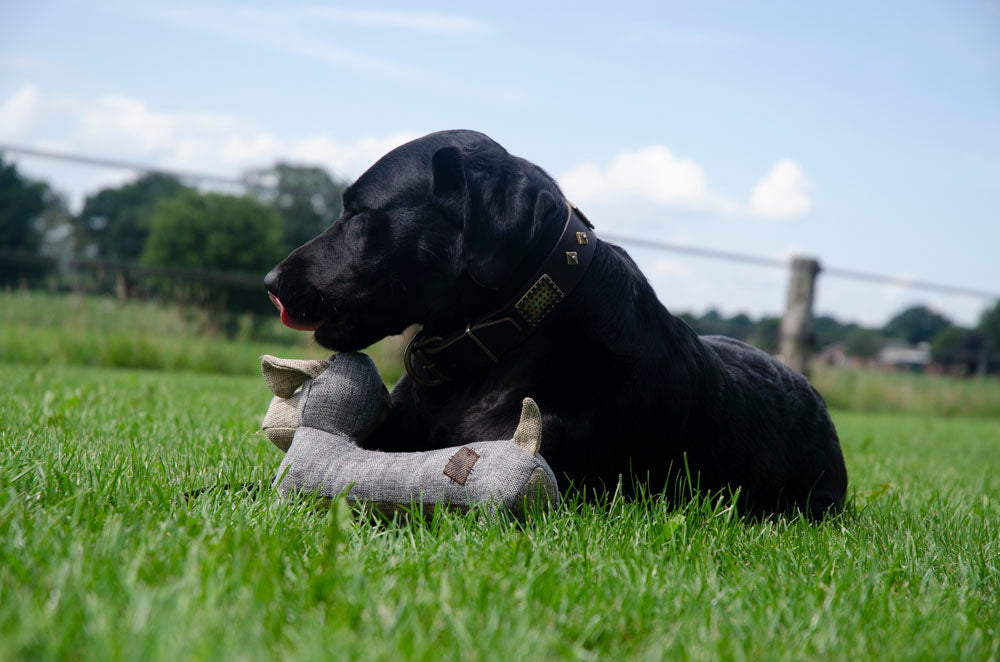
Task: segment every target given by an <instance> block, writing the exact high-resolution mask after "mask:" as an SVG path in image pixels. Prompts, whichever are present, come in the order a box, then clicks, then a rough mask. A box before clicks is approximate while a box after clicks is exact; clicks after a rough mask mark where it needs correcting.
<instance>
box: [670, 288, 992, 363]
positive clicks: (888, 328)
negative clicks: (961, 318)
mask: <svg viewBox="0 0 1000 662" xmlns="http://www.w3.org/2000/svg"><path fill="white" fill-rule="evenodd" d="M679 317H681V318H682V319H684V321H686V322H687V323H688V324H689V325H690V326H691V327H692V328H693V329H694V330H695V331H697V332H698V333H699V334H704V335H722V336H729V337H731V338H736V339H737V340H742V341H744V342H748V343H750V344H751V345H755V346H756V347H759V348H761V349H763V350H764V351H766V352H769V353H771V354H776V353H777V352H778V345H779V333H780V327H781V318H779V317H766V316H765V317H761V318H760V319H757V320H754V319H752V318H750V317H749V316H747V315H745V314H743V313H740V314H737V315H733V316H732V317H725V316H724V315H721V314H720V313H719V312H718V311H716V310H714V309H713V310H709V311H708V312H706V313H704V314H703V315H695V314H691V313H681V314H680V315H679ZM892 341H902V342H905V343H907V344H909V345H917V346H919V345H921V344H922V343H927V346H928V349H929V350H930V355H931V358H932V359H933V360H934V361H935V362H937V363H939V364H941V365H943V366H947V367H950V368H955V369H957V371H959V372H962V373H964V374H969V375H971V374H975V373H977V372H982V371H984V370H986V369H987V368H989V367H990V366H996V365H997V364H1000V302H998V303H996V304H994V305H993V307H991V308H988V309H987V310H986V311H984V312H983V313H982V315H981V316H980V318H979V321H978V323H977V324H976V325H975V326H973V327H966V326H962V325H959V324H955V323H954V322H953V321H952V320H950V319H949V318H948V317H946V316H945V315H942V314H940V313H938V312H935V311H934V310H932V309H930V308H928V307H927V306H924V305H916V306H910V307H908V308H906V309H904V310H902V311H900V312H899V313H897V314H896V315H894V316H893V317H892V318H891V319H890V320H889V321H888V322H887V323H886V324H885V325H884V326H882V327H881V328H871V327H865V326H861V325H859V324H856V323H854V322H848V323H844V322H840V321H838V320H837V319H835V318H833V317H831V316H829V315H821V316H819V317H817V318H816V319H815V320H814V322H813V347H814V349H815V350H817V351H820V350H823V349H824V348H827V347H830V346H831V345H835V344H837V343H842V344H843V350H844V353H845V354H846V355H847V356H850V357H853V358H857V359H862V360H869V359H874V358H875V357H877V356H878V354H879V352H880V351H881V350H882V348H883V347H884V346H885V345H886V344H887V343H890V342H892Z"/></svg>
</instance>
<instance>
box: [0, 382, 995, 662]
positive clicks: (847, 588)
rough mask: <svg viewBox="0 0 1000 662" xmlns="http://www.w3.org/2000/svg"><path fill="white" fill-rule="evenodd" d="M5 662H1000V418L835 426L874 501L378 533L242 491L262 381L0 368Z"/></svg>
mask: <svg viewBox="0 0 1000 662" xmlns="http://www.w3.org/2000/svg"><path fill="white" fill-rule="evenodd" d="M0 370H2V371H3V375H4V379H3V380H2V383H0V421H2V423H0V659H30V660H37V659H101V660H105V659H127V660H134V659H144V660H145V659H149V660H157V659H164V660H178V659H216V660H219V659H223V660H233V659H262V660H265V659H266V660H270V659H276V658H279V657H280V658H284V657H286V656H287V657H291V658H294V659H324V660H329V659H347V658H366V659H399V658H411V659H453V660H455V659H461V660H475V659H498V660H499V659H516V658H556V657H559V658H576V659H623V658H630V659H675V658H682V659H684V658H686V659H704V660H715V659H787V660H800V659H824V660H825V659H842V660H855V659H877V660H882V659H969V660H988V659H1000V542H998V538H1000V535H998V533H1000V531H998V528H1000V526H998V523H1000V471H998V470H997V468H998V467H1000V424H998V420H997V419H995V418H994V419H990V418H984V417H979V418H963V417H952V418H949V419H942V418H934V417H929V416H924V415H900V414H868V413H858V412H844V411H838V412H835V418H836V422H837V424H838V428H839V430H840V434H841V439H842V442H843V447H844V452H845V455H846V458H847V463H848V468H849V471H850V474H851V485H852V490H853V491H854V492H855V497H854V506H853V507H852V508H851V509H850V510H849V512H847V513H846V514H844V515H843V516H842V517H840V518H838V519H836V520H833V521H828V522H825V523H823V524H821V525H810V524H806V523H803V522H799V521H784V520H783V521H778V522H763V523H759V522H758V523H748V522H743V521H741V520H739V518H737V517H735V516H734V513H733V511H732V509H731V508H729V507H728V505H727V504H726V503H724V502H720V503H706V502H703V501H692V502H691V503H689V504H687V505H686V506H683V507H681V508H676V509H675V508H670V507H668V506H666V505H664V504H662V503H659V502H657V501H655V500H651V501H649V502H647V503H621V502H617V501H616V502H613V503H611V504H607V505H606V506H604V507H594V506H589V505H583V504H579V503H576V504H574V503H569V504H565V505H564V506H563V507H561V508H560V509H558V510H557V511H555V512H553V513H550V514H547V515H544V516H537V517H535V518H534V519H532V520H531V521H529V522H528V523H527V524H525V525H524V526H517V525H515V524H512V523H509V522H497V521H489V520H487V519H485V518H483V517H478V516H475V515H472V516H456V515H451V514H446V513H440V514H438V515H437V516H436V517H435V518H434V519H433V520H432V521H430V522H427V523H425V522H422V521H417V520H410V521H405V520H404V521H398V522H394V523H378V524H373V523H371V522H370V521H366V520H356V519H355V518H354V517H353V516H352V515H351V514H350V513H349V512H348V511H347V510H346V508H344V507H343V504H341V505H340V507H335V508H333V509H331V510H330V511H324V512H318V511H316V510H315V509H314V508H311V507H310V506H308V505H307V504H294V503H282V502H279V501H277V499H275V498H274V496H273V494H271V493H264V494H263V495H262V496H261V498H258V499H257V500H250V499H248V498H245V497H244V496H242V495H240V494H238V493H236V494H234V493H230V492H217V493H209V494H206V495H204V496H202V497H201V498H199V499H196V500H193V501H191V502H190V503H186V502H185V501H184V500H183V499H182V498H181V493H182V492H183V491H184V490H186V489H189V488H192V487H196V486H201V485H208V484H214V483H219V482H226V481H234V482H239V481H245V480H267V479H268V478H269V477H270V475H271V473H272V472H273V470H274V469H275V467H276V466H277V464H278V462H279V451H277V450H276V449H275V448H273V447H272V446H271V445H270V444H269V443H268V442H267V441H266V440H265V439H264V438H262V437H260V436H257V435H256V434H255V430H256V427H257V424H258V421H259V418H260V416H261V415H262V413H263V411H264V409H265V407H266V405H267V402H268V400H269V393H268V392H267V390H266V388H265V387H264V385H263V383H262V382H261V380H260V379H259V378H253V377H242V376H222V375H200V374H193V373H187V374H185V373H172V372H153V371H133V370H118V369H105V368H90V367H74V366H65V365H42V364H27V363H26V364H19V365H13V364H7V365H4V364H0Z"/></svg>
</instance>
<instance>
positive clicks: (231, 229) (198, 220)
mask: <svg viewBox="0 0 1000 662" xmlns="http://www.w3.org/2000/svg"><path fill="white" fill-rule="evenodd" d="M280 227H281V222H280V219H279V218H278V216H277V214H276V213H275V212H274V211H273V210H271V209H269V208H268V207H266V206H264V205H262V204H260V203H259V202H257V201H256V200H253V199H252V198H249V197H246V196H243V197H234V196H229V195H221V194H218V193H205V194H202V193H198V192H197V191H192V190H190V189H188V190H185V191H181V192H180V193H178V194H177V195H175V196H173V197H171V198H166V199H164V200H161V201H160V202H159V203H157V205H156V206H155V207H153V209H152V214H151V216H150V229H149V237H148V239H147V240H146V247H145V251H144V252H143V254H142V261H143V262H145V263H146V264H156V265H167V266H176V267H196V268H201V269H215V270H233V271H245V272H254V273H259V274H260V275H261V278H262V279H263V277H264V274H265V273H266V272H267V270H268V269H270V268H271V267H273V266H274V265H275V264H277V262H279V261H280V260H281V259H282V258H283V257H284V255H285V252H284V246H283V245H282V241H281V231H280Z"/></svg>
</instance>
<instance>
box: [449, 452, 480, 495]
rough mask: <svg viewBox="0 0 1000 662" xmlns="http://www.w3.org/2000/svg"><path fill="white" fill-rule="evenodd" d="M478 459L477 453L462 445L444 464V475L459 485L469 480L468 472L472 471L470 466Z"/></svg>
mask: <svg viewBox="0 0 1000 662" xmlns="http://www.w3.org/2000/svg"><path fill="white" fill-rule="evenodd" d="M478 461H479V453H477V452H476V451H474V450H472V449H471V448H466V447H465V446H462V447H461V448H459V449H458V452H456V453H455V454H454V455H452V456H451V458H449V459H448V464H446V465H444V475H445V476H447V477H448V478H451V479H452V480H453V481H455V482H456V483H458V484H459V485H465V482H466V481H467V480H469V474H470V473H472V467H473V466H475V464H476V462H478Z"/></svg>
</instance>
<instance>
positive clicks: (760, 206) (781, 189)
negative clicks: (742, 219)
mask: <svg viewBox="0 0 1000 662" xmlns="http://www.w3.org/2000/svg"><path fill="white" fill-rule="evenodd" d="M809 188H810V182H809V178H808V177H806V173H805V172H804V171H803V170H802V166H800V165H799V164H798V163H796V162H795V161H792V160H791V159H782V160H781V161H778V162H777V163H775V164H774V166H772V168H771V172H769V173H767V176H766V177H764V178H763V179H761V180H760V181H759V182H757V184H756V185H754V187H753V191H751V192H750V211H751V212H752V213H753V214H754V215H755V216H758V217H760V218H766V219H772V220H781V219H789V218H795V217H798V216H804V215H805V214H808V213H809V211H810V210H811V209H812V200H811V199H810V197H809Z"/></svg>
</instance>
